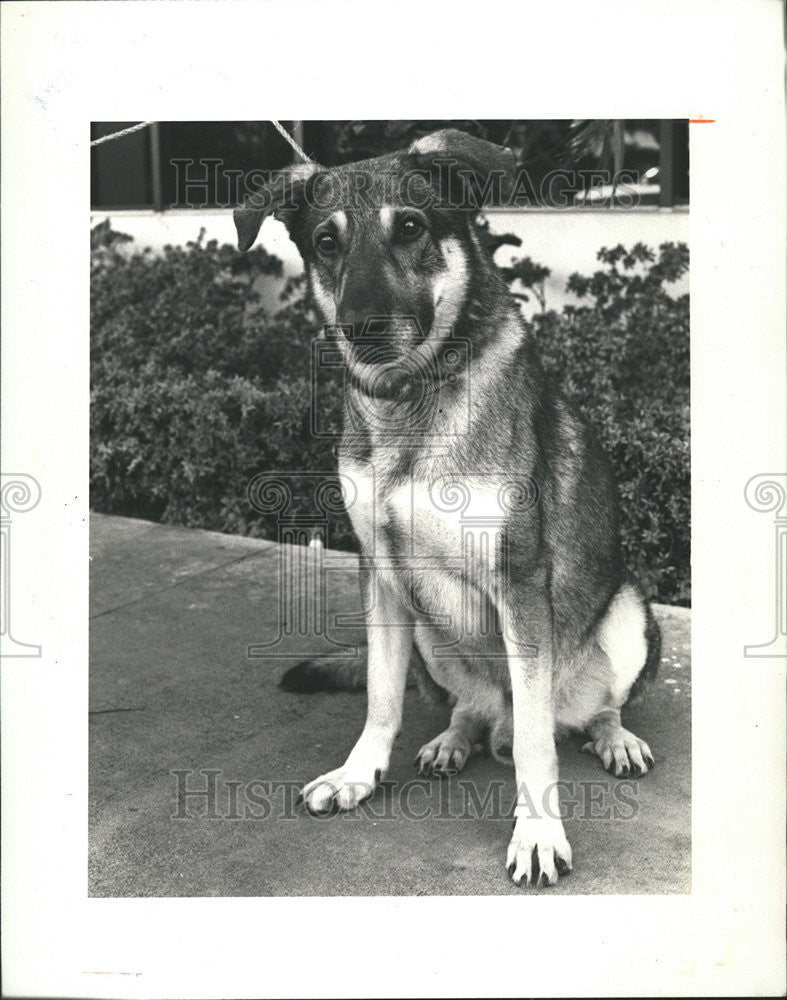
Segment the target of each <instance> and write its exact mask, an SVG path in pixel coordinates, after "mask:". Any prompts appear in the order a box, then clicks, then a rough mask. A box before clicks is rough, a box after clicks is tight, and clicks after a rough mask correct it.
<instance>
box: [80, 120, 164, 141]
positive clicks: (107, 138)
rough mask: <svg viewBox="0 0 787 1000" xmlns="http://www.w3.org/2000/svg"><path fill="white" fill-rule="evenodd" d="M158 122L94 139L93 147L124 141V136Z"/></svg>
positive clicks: (142, 123) (142, 124)
mask: <svg viewBox="0 0 787 1000" xmlns="http://www.w3.org/2000/svg"><path fill="white" fill-rule="evenodd" d="M156 124H157V123H156V122H140V123H139V124H138V125H132V126H131V127H130V128H124V129H121V130H120V132H112V133H110V134H109V135H102V136H101V138H100V139H93V141H92V142H91V143H90V145H91V146H100V145H101V143H102V142H112V140H113V139H122V138H123V136H124V135H131V133H132V132H139V130H140V129H143V128H147V126H148V125H156Z"/></svg>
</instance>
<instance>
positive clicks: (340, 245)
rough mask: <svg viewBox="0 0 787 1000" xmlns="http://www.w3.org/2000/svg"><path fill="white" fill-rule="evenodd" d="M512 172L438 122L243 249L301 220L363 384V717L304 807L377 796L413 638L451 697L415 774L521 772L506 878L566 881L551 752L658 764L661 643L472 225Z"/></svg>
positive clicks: (298, 174)
mask: <svg viewBox="0 0 787 1000" xmlns="http://www.w3.org/2000/svg"><path fill="white" fill-rule="evenodd" d="M512 171H513V157H512V156H511V154H510V152H509V151H508V150H504V149H501V148H500V147H497V146H493V145H491V144H490V143H485V142H482V141H481V140H477V139H473V138H472V137H470V136H467V135H464V134H463V133H460V132H456V131H453V130H446V131H443V132H437V133H434V134H433V135H431V136H427V137H426V138H425V139H421V140H419V141H418V142H416V143H414V144H413V145H412V146H411V147H410V149H409V150H408V151H406V152H402V153H394V154H390V155H388V156H384V157H380V158H378V159H376V160H371V161H367V162H365V163H361V164H351V165H350V166H349V167H341V168H334V169H331V170H322V169H321V168H318V167H316V166H313V165H307V166H304V167H300V168H296V169H293V170H292V171H289V172H285V173H283V174H280V175H279V176H278V177H277V178H276V179H275V180H274V181H273V182H272V184H271V185H269V186H268V187H267V188H266V189H265V190H264V191H263V192H262V193H261V194H260V195H258V196H256V197H253V198H252V199H250V201H249V202H248V203H247V205H246V206H245V207H244V208H242V209H239V210H237V212H236V223H237V227H238V234H239V244H240V246H241V248H242V249H247V248H248V247H249V246H250V245H251V244H252V243H253V241H254V238H255V237H256V234H257V231H258V229H259V226H260V225H261V223H262V221H263V220H264V218H265V217H266V215H267V214H269V213H271V212H275V213H276V214H277V216H278V217H280V218H282V219H283V220H284V221H285V222H286V224H287V226H288V229H289V231H290V234H291V236H292V238H293V240H294V241H295V243H296V245H297V246H298V248H299V250H300V252H301V254H302V256H303V258H304V261H305V264H306V268H307V272H308V275H309V279H310V283H311V288H312V291H313V293H314V297H315V299H316V301H317V303H318V305H319V306H320V308H321V310H322V312H323V314H324V316H325V321H326V335H327V336H330V337H332V338H333V339H334V341H335V343H336V346H337V349H338V350H339V351H341V353H342V356H343V358H344V361H345V363H346V366H347V372H348V376H349V381H348V388H347V393H346V400H345V407H346V430H345V436H344V439H343V442H342V447H341V451H340V471H341V473H342V475H343V476H344V477H349V479H350V480H351V481H352V482H353V484H354V487H355V490H354V492H355V494H356V498H355V501H354V503H353V504H352V505H351V507H350V510H349V513H350V516H351V518H352V521H353V526H354V528H355V531H356V534H357V535H358V538H359V540H360V543H361V552H362V556H361V587H362V592H363V595H364V600H365V606H366V615H367V623H368V681H367V688H368V712H367V720H366V725H365V727H364V729H363V732H362V734H361V736H360V738H359V740H358V742H357V743H356V745H355V747H354V749H353V750H352V752H351V753H350V755H349V757H348V758H347V760H346V761H345V763H344V764H343V765H342V766H341V767H339V768H337V769H336V770H333V771H329V772H328V773H327V774H324V775H322V776H321V777H319V778H317V779H315V780H314V781H312V782H310V783H309V784H308V785H307V786H306V787H305V788H304V790H303V797H304V800H305V802H306V804H307V806H308V807H309V808H310V809H312V810H315V811H323V810H327V809H329V808H332V807H335V806H338V807H339V808H341V809H349V808H352V807H353V806H354V805H355V804H356V803H357V802H358V801H360V800H361V799H362V798H363V797H365V796H366V795H369V794H371V792H372V791H373V789H374V787H375V785H376V784H377V782H378V781H379V780H380V776H381V775H382V774H384V773H385V772H386V769H387V767H388V762H389V757H390V752H391V745H392V743H393V740H394V738H395V737H396V735H397V733H398V731H399V727H400V724H401V715H402V702H403V695H404V688H405V683H406V676H407V670H408V661H409V660H410V658H411V652H412V650H413V646H414V645H415V648H416V649H417V651H418V653H419V654H420V657H418V658H417V659H420V660H421V661H422V664H423V665H424V667H425V669H426V671H427V672H428V675H429V676H430V677H431V678H432V681H433V682H434V683H436V684H437V685H438V686H439V687H440V688H442V689H444V690H445V691H447V692H448V694H449V696H450V699H451V702H452V704H453V711H452V715H451V721H450V724H449V726H448V728H447V729H446V730H445V732H443V733H441V734H439V735H438V736H437V737H436V738H435V739H434V740H432V741H431V742H430V743H428V744H426V745H425V746H424V747H423V748H422V749H421V752H420V754H419V761H418V763H419V768H420V769H421V771H422V772H429V773H449V772H452V771H457V770H459V769H461V767H463V766H464V764H465V763H466V761H467V759H468V758H469V756H470V754H471V753H472V752H473V749H474V748H475V747H476V746H477V745H478V744H479V743H480V742H481V741H486V742H487V743H488V745H489V747H490V749H491V751H492V753H493V754H494V755H495V756H496V757H498V758H500V759H502V760H507V761H511V760H513V763H514V766H515V768H516V777H517V784H518V788H519V790H520V797H519V799H518V805H517V808H516V823H515V827H514V833H513V837H512V840H511V844H510V846H509V851H508V859H507V863H508V866H509V871H510V873H511V874H512V877H513V879H514V881H515V882H517V884H525V883H530V882H533V883H538V882H539V881H541V880H543V881H544V882H545V883H547V884H552V883H554V882H555V881H557V878H558V874H560V873H562V872H564V871H567V870H568V869H570V867H571V849H570V847H569V844H568V842H567V840H566V837H565V832H564V830H563V824H562V821H561V819H560V816H559V809H558V800H557V785H556V783H557V778H558V771H557V757H556V753H555V746H554V739H555V736H556V734H557V733H558V731H559V730H560V729H563V728H573V729H583V730H585V731H586V732H587V733H588V734H589V736H590V741H589V742H588V743H587V744H586V747H585V749H586V750H588V751H589V752H594V753H596V754H598V756H599V757H600V758H601V759H602V761H603V763H604V765H605V766H606V767H607V768H609V769H610V770H612V771H613V772H614V773H615V774H628V773H630V772H633V773H639V774H644V773H645V772H646V771H647V770H648V769H649V767H650V766H651V765H652V764H653V758H652V756H651V753H650V750H649V748H648V746H647V744H645V743H644V742H643V741H642V740H640V739H638V738H637V737H636V736H634V735H633V734H632V733H630V732H628V731H627V730H625V729H624V728H623V727H622V725H621V721H620V709H621V707H622V706H623V705H624V704H625V702H626V700H627V699H628V698H629V696H630V694H631V693H632V690H633V689H634V688H635V687H636V686H638V685H641V684H642V681H643V679H644V678H645V677H647V676H648V675H650V674H652V673H653V671H654V670H655V665H656V663H657V662H658V629H657V627H656V625H655V622H654V620H653V618H652V615H651V613H650V610H649V608H648V606H647V604H646V602H645V600H644V598H643V597H642V595H641V593H640V591H639V589H638V587H637V586H636V584H635V583H634V581H633V580H631V579H630V578H628V577H627V576H626V574H625V572H624V568H623V565H622V560H621V553H620V541H619V536H618V513H617V498H616V492H615V487H614V483H613V480H612V476H611V473H610V470H609V467H608V464H607V462H606V460H605V458H604V455H603V454H602V452H601V451H600V449H599V447H598V445H597V443H596V441H595V438H594V437H593V435H592V434H591V432H590V430H589V429H588V427H587V426H586V425H585V424H584V423H583V422H582V420H581V419H580V417H579V416H578V415H577V413H576V412H575V411H574V409H573V408H572V406H571V405H570V404H569V403H568V402H567V401H566V400H565V399H564V398H562V397H561V395H560V393H559V392H558V391H557V390H556V389H555V387H554V386H552V385H551V384H550V382H549V381H548V380H547V379H546V377H545V376H544V373H543V371H542V369H541V366H540V364H539V361H538V358H537V354H536V351H535V346H534V344H533V343H532V341H531V340H530V339H529V338H528V336H527V335H526V333H525V329H524V327H523V324H522V320H521V317H520V313H519V309H518V306H517V304H516V302H515V301H514V299H513V298H512V297H511V296H510V294H509V293H508V290H507V288H506V286H505V284H504V282H503V280H502V278H501V276H500V275H499V273H498V271H497V269H496V267H495V265H494V264H493V262H492V260H491V258H490V257H489V256H488V255H487V253H486V252H485V251H484V249H483V247H482V245H481V243H480V241H479V238H478V235H477V233H476V230H475V228H474V216H475V211H474V210H475V209H477V208H478V205H473V204H468V198H467V197H466V195H467V192H468V186H469V188H470V189H471V190H476V191H477V190H479V189H480V188H481V187H483V186H484V184H486V182H487V181H488V179H489V178H490V177H491V178H493V179H497V180H499V181H500V182H501V183H506V182H509V181H510V179H511V176H512ZM361 181H362V183H361ZM473 185H475V186H474V187H473ZM452 350H453V353H451V351H452ZM299 670H300V672H298V671H296V672H295V674H292V673H291V674H290V676H289V678H288V681H287V683H288V684H289V685H290V686H291V687H292V686H293V685H295V686H297V685H298V682H299V678H300V681H301V683H302V684H304V683H305V686H307V687H308V686H309V679H310V680H311V686H315V685H314V683H313V681H314V677H315V670H314V667H313V666H311V667H308V668H299ZM318 673H319V671H318ZM304 679H306V680H304ZM533 803H538V804H539V805H540V808H539V809H538V811H537V814H536V815H533V814H532V811H531V810H532V804H533Z"/></svg>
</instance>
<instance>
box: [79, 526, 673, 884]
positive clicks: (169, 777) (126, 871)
mask: <svg viewBox="0 0 787 1000" xmlns="http://www.w3.org/2000/svg"><path fill="white" fill-rule="evenodd" d="M91 557H92V563H91V661H90V710H91V715H90V861H89V891H90V894H91V895H94V896H258V895H263V896H268V895H274V896H275V895H340V894H343V895H464V894H481V895H507V894H511V893H517V892H522V891H527V890H518V889H517V888H516V887H514V886H513V884H512V883H511V882H510V881H509V879H508V877H507V875H506V872H505V853H506V847H507V845H508V840H509V838H510V833H511V819H510V811H511V806H512V804H513V794H514V774H513V769H512V768H507V767H505V766H503V765H502V764H499V763H497V762H495V761H494V760H492V759H491V758H488V757H485V756H484V757H475V758H473V759H472V760H471V761H470V762H469V763H468V765H467V766H466V768H465V770H464V771H463V772H462V773H461V775H459V776H458V777H455V778H452V779H450V780H444V781H440V780H437V779H435V780H433V781H426V780H424V779H419V778H418V776H417V775H416V773H415V771H414V768H413V758H414V757H415V754H416V752H417V750H418V749H419V747H420V746H421V745H422V744H423V743H425V742H426V741H427V740H429V739H431V738H432V737H433V736H435V735H436V734H437V733H438V732H440V731H441V730H442V729H443V728H444V727H445V724H446V719H447V710H446V709H445V708H444V707H441V706H434V705H430V704H428V703H426V702H424V701H422V700H421V699H420V698H419V696H418V694H417V692H416V691H415V690H408V692H407V696H406V704H405V725H404V729H403V732H402V735H401V737H400V739H399V740H398V741H397V744H396V747H395V750H394V754H393V757H392V760H391V767H390V771H389V774H388V778H387V780H386V782H385V784H384V786H383V788H382V789H380V790H378V792H377V794H376V795H375V797H374V798H373V799H372V800H371V801H370V802H369V803H367V804H366V806H365V807H364V808H362V809H361V810H360V811H359V812H356V813H353V814H343V815H337V816H333V817H329V818H315V817H312V816H309V815H308V814H307V813H305V812H304V811H303V809H302V808H298V807H297V806H296V805H295V803H294V797H295V793H296V792H297V789H298V787H299V786H300V785H301V784H302V783H304V782H305V781H307V780H309V779H311V778H313V777H316V776H317V775H319V774H321V773H322V772H324V771H326V770H328V769H330V768H333V767H336V766H338V765H339V764H341V763H342V761H343V760H344V758H345V756H346V753H347V751H348V750H349V749H350V747H351V746H352V744H353V742H354V739H355V737H356V736H357V735H358V733H359V732H360V730H361V727H362V725H363V719H364V710H365V698H364V696H363V694H358V693H333V694H311V695H307V694H288V693H286V692H284V691H282V690H281V689H279V688H278V686H277V683H278V679H279V677H280V676H281V674H282V673H283V672H284V670H285V669H286V668H287V667H288V666H290V665H292V664H293V663H294V662H296V661H297V659H299V658H303V657H304V656H310V655H315V654H316V653H320V652H324V651H326V650H327V649H329V648H330V646H329V641H328V639H327V638H326V637H323V638H319V637H317V638H315V637H314V636H313V635H311V634H307V635H306V636H299V635H298V634H297V632H298V629H297V622H296V623H294V624H293V623H291V624H293V628H292V630H291V631H292V634H285V635H283V636H281V639H280V641H279V642H278V644H277V645H275V646H269V647H268V648H267V650H265V651H263V652H264V654H265V655H263V656H261V657H258V658H251V659H250V658H249V657H248V655H247V651H248V647H249V646H254V645H257V646H259V645H261V644H265V643H271V642H272V641H273V640H274V639H276V637H277V635H278V633H279V630H280V627H281V625H280V622H281V615H280V613H279V608H280V601H281V594H280V589H279V588H280V578H281V575H282V572H283V573H284V576H285V579H293V578H295V576H294V571H293V565H292V564H293V559H296V560H297V559H301V560H302V559H309V558H316V556H315V555H314V554H312V556H309V554H308V550H303V549H301V550H292V549H288V548H286V547H279V546H277V545H275V544H273V543H271V542H261V541H257V540H253V539H247V538H239V537H235V536H228V535H220V534H216V533H212V532H204V531H195V530H190V529H185V528H177V527H170V526H164V525H155V524H150V523H148V522H145V521H136V520H130V519H126V518H118V517H106V516H103V515H98V514H94V515H92V517H91ZM329 558H336V559H337V560H338V562H337V565H336V567H335V568H334V569H332V570H331V572H330V573H329V574H328V579H329V586H328V592H327V594H326V600H327V606H328V611H329V612H330V614H333V613H334V612H345V613H352V612H357V611H358V609H359V605H360V599H359V595H358V588H357V579H356V571H355V568H354V557H352V556H334V555H333V554H331V555H330V556H329ZM657 614H658V617H659V619H660V621H661V624H662V629H663V633H664V646H663V662H662V664H661V672H660V675H659V678H658V679H657V681H656V683H655V685H654V686H653V688H652V689H651V691H650V692H649V694H648V696H647V697H646V699H645V701H644V702H643V703H642V704H641V705H639V706H637V707H636V708H633V709H631V710H630V711H629V712H628V715H627V716H625V717H624V722H625V723H626V724H627V725H628V727H629V728H630V729H632V730H633V731H634V732H636V733H637V734H638V735H640V736H642V737H643V738H644V739H646V740H647V741H648V743H649V744H650V747H651V749H652V750H653V752H654V754H655V757H656V760H657V765H656V767H655V769H654V770H653V772H652V773H651V774H648V775H647V776H646V777H645V778H644V779H642V780H640V781H636V780H630V781H624V782H621V781H619V780H618V779H615V778H612V777H611V776H610V775H607V774H606V772H605V771H604V770H603V768H602V767H601V764H600V762H599V761H598V760H597V759H596V758H594V757H589V756H586V755H584V754H581V753H579V752H578V749H579V747H580V745H581V743H582V740H581V739H580V738H579V737H572V738H569V739H567V740H566V741H564V742H563V743H561V745H560V747H559V755H560V767H561V779H562V780H563V782H564V783H565V784H564V786H563V795H562V802H563V806H564V809H565V810H566V814H567V816H568V817H569V818H568V819H567V820H566V823H565V826H566V832H567V835H568V838H569V840H570V841H571V844H572V847H573V851H574V862H575V870H574V872H573V873H572V874H571V875H569V876H567V877H565V878H562V879H561V880H560V882H559V884H558V886H556V887H554V888H552V889H550V890H549V892H551V893H560V894H562V893H633V894H641V893H682V892H688V891H690V830H691V808H690V787H691V667H690V631H689V629H690V622H689V612H688V611H685V610H683V609H670V608H658V609H657ZM329 620H331V619H329ZM307 631H308V629H307ZM362 631H363V630H362V628H360V627H358V628H349V629H346V630H344V631H342V633H341V636H342V639H343V641H345V642H351V641H355V640H357V639H360V637H361V636H362ZM283 654H289V655H283Z"/></svg>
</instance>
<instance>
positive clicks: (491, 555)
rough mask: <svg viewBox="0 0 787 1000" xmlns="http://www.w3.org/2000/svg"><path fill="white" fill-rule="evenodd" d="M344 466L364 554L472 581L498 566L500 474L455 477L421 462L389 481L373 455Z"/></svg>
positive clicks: (502, 506)
mask: <svg viewBox="0 0 787 1000" xmlns="http://www.w3.org/2000/svg"><path fill="white" fill-rule="evenodd" d="M341 472H342V476H343V477H346V480H345V484H346V485H345V502H346V503H347V508H348V512H349V514H350V517H351V519H352V522H353V527H354V529H355V532H356V534H357V535H358V538H359V540H360V542H361V545H362V547H363V550H364V554H365V555H366V556H367V557H368V556H372V557H378V558H379V559H381V560H389V559H393V558H395V559H396V560H397V565H398V566H400V567H402V568H403V569H404V568H406V569H408V570H411V571H414V572H418V573H420V572H424V573H428V572H429V571H431V572H440V573H448V574H451V575H453V574H456V575H458V576H461V577H463V578H464V579H472V580H474V581H476V578H477V577H479V576H480V577H484V576H485V575H486V574H488V573H490V572H493V571H494V569H495V566H496V565H497V564H498V562H499V547H500V544H501V541H500V540H501V534H502V530H503V526H504V523H505V517H506V506H507V503H506V489H505V485H504V484H505V480H504V479H503V478H502V477H498V476H497V475H495V474H488V475H487V474H479V475H476V476H453V475H450V474H447V473H434V472H430V470H429V469H428V468H426V467H424V468H423V469H421V470H418V469H417V470H416V473H415V475H414V476H413V477H412V478H408V479H406V480H404V481H401V482H398V483H396V484H395V485H393V486H391V485H389V484H388V482H387V478H386V476H385V475H384V474H381V473H379V471H378V469H377V468H376V467H375V465H374V464H373V463H371V462H370V463H368V464H366V463H364V464H353V465H351V466H349V465H347V466H342V470H341ZM348 480H349V482H348ZM477 582H478V583H479V584H481V585H482V586H486V585H487V581H485V580H483V579H478V581H477Z"/></svg>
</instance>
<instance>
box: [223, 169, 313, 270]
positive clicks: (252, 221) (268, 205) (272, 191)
mask: <svg viewBox="0 0 787 1000" xmlns="http://www.w3.org/2000/svg"><path fill="white" fill-rule="evenodd" d="M318 170H319V167H318V166H317V164H316V163H298V164H296V165H295V166H292V167H288V168H287V169H286V170H280V171H278V172H277V173H276V174H274V175H273V177H271V179H270V180H269V181H268V183H267V184H265V185H263V187H261V188H260V189H259V190H258V191H255V192H254V194H251V195H249V197H248V198H247V199H246V201H245V202H244V203H243V205H242V206H240V207H239V208H236V209H235V211H234V212H233V213H232V217H233V219H234V220H235V229H236V230H237V232H238V249H239V250H248V249H249V247H251V245H252V244H253V243H254V241H255V240H256V239H257V233H259V231H260V226H261V225H262V224H263V222H264V221H265V220H266V219H267V217H268V216H269V215H273V216H275V217H276V218H277V219H280V220H281V221H282V222H284V223H289V222H290V221H291V219H292V216H293V214H294V213H295V212H296V211H297V210H298V208H299V206H300V204H301V202H302V199H303V192H304V187H305V184H306V182H307V181H308V179H309V178H310V177H311V176H312V175H313V174H315V173H316V172H317V171H318Z"/></svg>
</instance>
